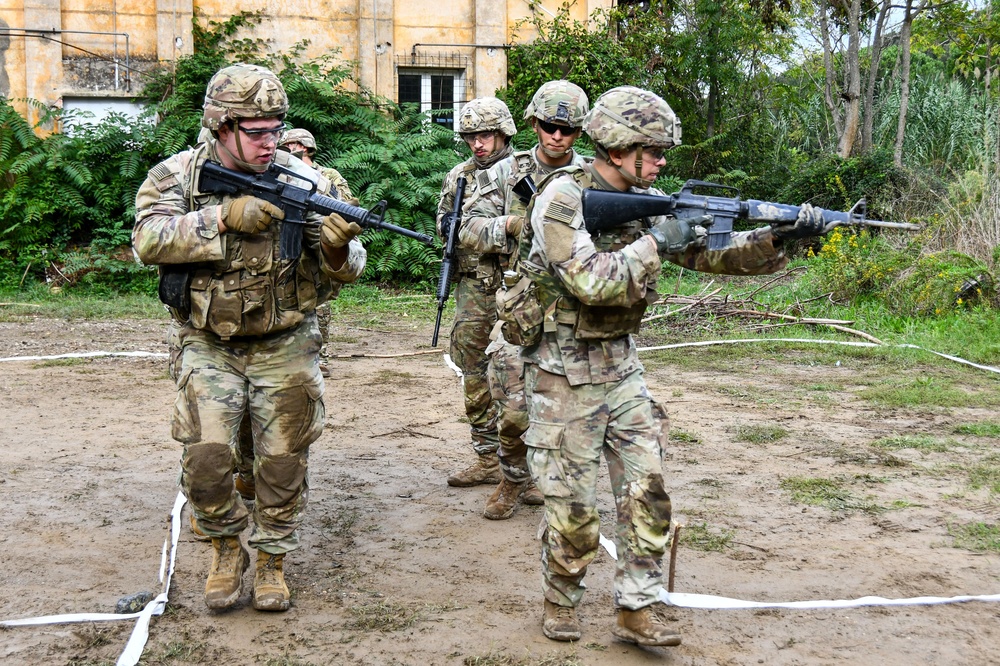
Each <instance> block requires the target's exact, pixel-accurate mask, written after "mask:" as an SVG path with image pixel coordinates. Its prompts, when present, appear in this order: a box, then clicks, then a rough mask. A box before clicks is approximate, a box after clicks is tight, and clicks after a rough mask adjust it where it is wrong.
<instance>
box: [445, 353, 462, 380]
mask: <svg viewBox="0 0 1000 666" xmlns="http://www.w3.org/2000/svg"><path fill="white" fill-rule="evenodd" d="M444 362H445V365H447V366H448V367H449V368H451V369H452V370H454V371H455V374H456V375H457V376H458V378H459V379H462V378H463V375H462V368H460V367H458V366H457V365H455V362H454V361H452V360H451V355H450V354H445V355H444Z"/></svg>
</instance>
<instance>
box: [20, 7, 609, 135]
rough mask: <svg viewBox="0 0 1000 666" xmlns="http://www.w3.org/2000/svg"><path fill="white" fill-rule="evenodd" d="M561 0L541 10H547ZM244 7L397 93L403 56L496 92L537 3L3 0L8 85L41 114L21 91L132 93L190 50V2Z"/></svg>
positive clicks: (216, 12)
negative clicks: (520, 24)
mask: <svg viewBox="0 0 1000 666" xmlns="http://www.w3.org/2000/svg"><path fill="white" fill-rule="evenodd" d="M613 1H614V0H577V1H576V3H575V4H574V5H573V7H572V10H571V11H572V14H573V17H574V18H576V19H578V20H585V19H586V18H587V16H588V15H589V14H590V13H591V12H593V11H594V10H596V9H598V8H601V7H607V6H610V5H611V4H612V3H613ZM560 3H561V0H543V1H542V2H540V3H536V5H537V7H538V9H536V10H535V11H538V12H540V13H541V15H542V16H545V17H547V18H550V17H551V16H552V15H553V14H554V13H555V12H556V10H557V9H558V7H559V5H560ZM242 10H251V11H252V10H258V11H261V12H262V13H263V14H264V15H265V16H266V17H267V18H266V19H265V20H264V21H263V22H262V23H261V25H259V26H258V27H257V28H256V29H255V30H254V31H253V32H252V34H248V35H246V36H248V37H255V38H261V39H265V40H267V42H268V43H269V45H270V48H271V49H272V50H274V51H284V50H287V49H288V48H290V47H292V46H293V45H295V44H296V43H298V42H300V41H301V40H306V39H307V40H309V44H308V45H307V46H306V48H305V50H304V52H303V55H304V57H306V58H312V57H316V56H319V55H322V54H324V53H328V52H330V51H333V50H337V51H339V54H340V55H339V57H340V58H341V59H342V60H344V61H349V62H352V63H354V66H355V73H356V77H357V80H358V82H359V83H360V84H361V85H363V86H365V87H368V88H371V89H373V90H375V91H376V92H377V93H378V94H380V95H384V96H386V97H389V98H392V99H396V98H397V97H396V94H397V78H396V76H397V71H398V69H399V68H408V69H407V70H406V71H432V70H433V71H446V72H461V75H460V81H461V84H462V85H464V86H465V87H466V89H465V90H464V91H463V98H464V99H471V98H473V97H480V96H485V95H492V94H493V93H494V91H495V90H496V89H497V88H499V87H502V86H504V85H505V84H506V77H507V58H506V52H505V49H504V48H503V46H504V45H505V44H508V43H509V42H510V40H511V37H512V35H513V32H514V26H515V24H516V23H517V21H519V20H522V19H525V18H528V17H529V16H530V14H531V7H530V5H529V3H528V1H527V0H240V1H239V2H233V1H232V0H155V2H150V0H0V95H3V96H5V97H7V98H8V99H11V100H15V101H14V103H15V105H17V106H18V107H19V108H20V110H22V112H25V113H31V114H33V117H37V113H36V111H35V110H29V109H28V108H27V105H26V104H25V103H24V102H23V101H22V102H18V101H17V100H19V99H23V98H32V99H36V100H39V101H40V102H42V103H43V104H45V105H49V106H60V105H61V104H62V98H63V96H72V97H74V98H80V97H87V96H92V97H95V98H127V97H129V96H131V94H132V93H133V92H135V91H136V90H138V89H140V88H141V86H142V72H143V71H146V70H149V69H150V68H151V67H153V66H155V65H157V64H160V65H163V66H167V67H169V66H171V64H172V63H173V62H174V61H175V60H176V58H177V57H178V56H180V55H184V54H189V53H191V49H192V39H191V20H192V16H193V15H194V14H197V15H198V16H199V17H200V21H201V22H202V23H203V24H204V23H205V22H206V21H209V20H214V21H224V20H226V19H228V18H229V17H230V15H231V14H232V13H233V12H235V11H242ZM26 31H27V32H26ZM87 33H100V34H87ZM518 35H519V37H520V38H521V39H522V40H523V39H527V38H530V33H529V32H528V31H526V30H524V29H521V30H519V31H518ZM129 68H131V69H129ZM456 80H458V79H456Z"/></svg>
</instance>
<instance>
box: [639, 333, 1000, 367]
mask: <svg viewBox="0 0 1000 666" xmlns="http://www.w3.org/2000/svg"><path fill="white" fill-rule="evenodd" d="M745 342H796V343H798V342H804V343H808V344H815V345H841V346H844V347H899V348H901V349H918V350H920V351H924V352H927V353H928V354H934V355H935V356H940V357H941V358H945V359H948V360H949V361H954V362H955V363H961V364H963V365H968V366H970V367H973V368H976V369H977V370H985V371H987V372H992V373H995V374H998V375H1000V368H995V367H993V366H992V365H981V364H979V363H973V362H972V361H969V360H966V359H964V358H961V357H959V356H952V355H950V354H942V353H941V352H936V351H934V350H933V349H925V348H924V347H918V346H917V345H911V344H899V345H878V344H875V343H874V342H855V341H853V340H817V339H811V338H744V339H742V340H704V341H702V342H678V343H676V344H672V345H657V346H655V347H638V348H636V351H637V352H648V351H661V350H664V349H683V348H685V347H710V346H712V345H736V344H743V343H745Z"/></svg>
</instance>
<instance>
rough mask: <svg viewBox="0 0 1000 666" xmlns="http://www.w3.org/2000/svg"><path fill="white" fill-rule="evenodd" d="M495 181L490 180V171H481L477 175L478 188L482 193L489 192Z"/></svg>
mask: <svg viewBox="0 0 1000 666" xmlns="http://www.w3.org/2000/svg"><path fill="white" fill-rule="evenodd" d="M492 185H493V179H492V178H490V172H489V171H480V172H479V173H477V174H476V186H477V187H478V188H479V191H480V192H484V193H485V192H489V191H490V190H491V189H492V187H491V186H492Z"/></svg>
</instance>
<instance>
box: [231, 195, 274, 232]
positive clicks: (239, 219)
mask: <svg viewBox="0 0 1000 666" xmlns="http://www.w3.org/2000/svg"><path fill="white" fill-rule="evenodd" d="M283 219H285V212H284V211H283V210H281V209H280V208H278V207H277V206H275V205H274V204H272V203H270V202H267V201H264V200H263V199H258V198H257V197H252V196H250V195H247V196H242V197H239V198H238V199H230V200H228V201H226V202H224V203H223V204H222V223H223V224H224V225H226V230H227V231H236V232H239V233H241V234H257V233H260V232H261V231H264V229H267V228H268V227H269V226H270V225H271V221H272V220H283Z"/></svg>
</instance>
